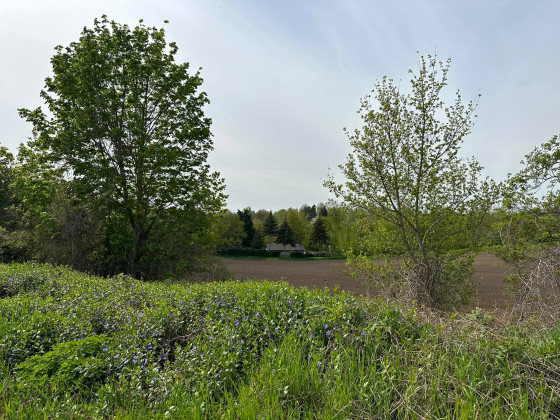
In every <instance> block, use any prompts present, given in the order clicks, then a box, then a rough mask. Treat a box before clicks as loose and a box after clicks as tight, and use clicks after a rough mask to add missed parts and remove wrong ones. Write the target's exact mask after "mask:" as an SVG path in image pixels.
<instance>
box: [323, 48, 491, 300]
mask: <svg viewBox="0 0 560 420" xmlns="http://www.w3.org/2000/svg"><path fill="white" fill-rule="evenodd" d="M449 66H450V61H449V60H448V61H447V62H446V63H445V64H444V63H442V62H438V61H437V60H436V58H435V57H431V56H428V58H427V59H426V58H424V57H420V60H419V66H418V73H417V74H412V78H411V81H410V84H411V93H409V94H404V93H402V92H401V91H400V89H399V86H398V85H397V84H395V83H394V82H393V80H392V79H389V78H387V77H384V78H383V79H382V81H381V82H379V83H377V84H376V85H375V87H374V90H373V93H372V96H373V97H372V96H367V97H366V98H364V99H363V100H362V103H361V108H360V114H361V117H362V120H363V123H364V124H363V129H362V130H355V131H353V132H349V133H348V137H349V140H350V145H351V147H352V153H351V154H350V155H349V156H348V159H347V161H346V163H345V164H343V165H340V169H341V170H342V173H343V174H344V175H345V177H346V179H347V181H346V183H345V184H343V185H340V184H337V183H336V182H335V181H334V179H333V178H332V177H331V178H330V179H329V180H328V181H327V182H326V183H325V185H326V186H327V187H328V188H329V189H330V190H331V191H332V192H334V193H335V195H336V196H337V197H340V198H342V199H343V200H344V201H345V202H346V203H348V204H349V205H351V206H353V207H355V208H359V209H363V210H364V211H366V212H367V213H369V214H370V215H371V217H372V218H373V219H376V218H378V219H382V220H385V221H386V222H388V223H389V224H391V225H393V226H394V227H395V229H394V230H392V231H390V232H389V233H390V234H392V235H396V236H395V237H393V238H383V237H382V236H379V237H378V239H379V240H381V241H391V240H393V241H394V240H395V238H396V239H398V243H399V244H400V252H402V253H403V254H404V255H406V256H407V258H408V260H409V261H410V266H411V270H410V272H409V274H410V276H412V277H413V278H414V279H413V280H412V281H411V283H412V284H411V288H412V289H413V290H412V294H413V295H414V298H415V299H417V300H419V301H420V302H421V303H424V304H427V305H429V306H441V305H444V302H443V301H444V300H445V301H446V302H454V304H460V303H461V302H465V299H468V297H467V295H468V292H469V291H470V290H472V288H470V287H469V285H468V278H469V276H468V275H467V273H466V272H464V273H463V274H464V276H463V277H462V279H463V280H462V281H460V279H459V277H461V276H460V275H459V272H454V274H453V275H451V274H449V273H450V272H449V270H450V269H451V268H450V266H451V265H450V264H447V263H449V261H447V262H445V260H446V258H447V256H446V255H444V252H445V251H447V250H448V248H449V246H448V244H449V243H450V241H451V240H452V239H453V238H455V237H456V236H459V235H463V238H464V239H465V245H466V246H468V238H467V236H466V235H465V233H466V232H469V231H472V230H473V229H474V228H476V227H477V226H478V225H479V224H480V222H481V220H482V219H483V218H484V216H485V214H486V212H487V210H488V209H489V208H490V206H491V205H492V203H493V200H494V199H495V192H496V191H495V189H494V188H493V184H492V183H491V182H490V181H489V180H484V179H483V178H482V177H481V175H480V172H481V169H482V168H481V166H480V165H479V164H478V162H477V161H476V160H475V159H474V158H472V159H469V160H463V159H461V158H460V157H459V150H460V147H461V145H462V143H463V139H464V137H465V136H466V135H467V134H469V133H470V131H471V128H472V126H473V122H474V117H475V115H474V110H475V105H476V104H475V103H474V102H472V101H471V102H468V103H467V104H463V102H462V98H461V95H460V94H459V92H457V94H456V98H455V101H454V102H453V103H452V104H451V105H449V106H446V105H445V104H444V102H443V100H442V98H441V93H442V89H443V88H444V87H445V86H446V84H447V73H448V70H449ZM410 72H411V73H412V71H410ZM372 99H373V100H372ZM446 267H447V268H446ZM461 267H462V268H461V270H459V271H464V270H463V268H464V265H461ZM454 276H455V278H453V279H452V280H451V278H452V277H454Z"/></svg>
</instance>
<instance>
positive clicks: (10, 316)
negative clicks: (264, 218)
mask: <svg viewBox="0 0 560 420" xmlns="http://www.w3.org/2000/svg"><path fill="white" fill-rule="evenodd" d="M0 372H1V373H0V375H1V376H0V417H2V418H7V419H19V418H22V419H35V418H37V419H43V418H48V417H49V416H50V417H51V418H55V417H59V418H88V417H89V418H119V419H120V418H131V419H132V418H178V419H182V418H193V419H206V418H226V419H239V418H243V419H245V418H247V419H253V418H263V419H276V418H290V419H337V418H338V419H347V418H410V419H415V418H450V419H451V418H459V419H462V418H464V419H471V418H481V419H482V418H559V417H560V396H559V392H560V383H559V382H558V378H560V326H558V325H557V326H548V327H545V326H542V325H539V324H534V325H531V326H500V325H498V324H497V321H496V320H495V319H493V317H492V316H491V315H489V314H486V313H484V312H482V311H480V310H477V311H473V312H472V313H470V314H468V315H466V316H459V315H456V314H454V315H451V316H439V317H429V316H427V315H426V314H425V313H417V312H416V311H415V309H414V308H410V309H405V310H403V309H399V308H397V307H395V306H392V305H388V304H386V303H384V302H381V301H371V300H369V301H368V300H358V299H357V298H355V297H354V296H352V295H349V294H345V293H341V294H336V295H334V296H333V295H331V294H330V293H329V292H328V291H326V290H325V291H317V290H313V291H308V290H306V289H294V288H292V287H290V286H288V285H287V284H286V283H266V282H265V283H261V282H259V283H256V282H243V283H240V282H224V283H209V284H187V285H169V284H161V283H143V282H140V281H137V280H134V279H131V278H129V277H126V276H118V277H115V278H110V279H103V278H99V277H92V276H88V275H85V274H82V273H78V272H75V271H71V270H68V269H65V268H60V267H52V266H49V265H35V264H14V265H1V266H0Z"/></svg>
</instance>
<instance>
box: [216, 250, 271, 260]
mask: <svg viewBox="0 0 560 420" xmlns="http://www.w3.org/2000/svg"><path fill="white" fill-rule="evenodd" d="M218 255H222V256H225V257H262V258H270V257H273V258H275V257H279V256H280V251H267V250H266V249H255V248H230V249H227V250H223V251H219V252H218Z"/></svg>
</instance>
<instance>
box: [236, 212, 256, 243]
mask: <svg viewBox="0 0 560 420" xmlns="http://www.w3.org/2000/svg"><path fill="white" fill-rule="evenodd" d="M252 214H253V212H252V211H251V208H250V207H246V208H244V209H243V211H241V210H237V216H238V217H239V219H240V220H241V221H242V222H243V231H244V232H245V237H244V238H243V241H242V245H243V246H245V247H247V248H250V247H251V243H252V242H253V236H255V227H254V226H253V219H252Z"/></svg>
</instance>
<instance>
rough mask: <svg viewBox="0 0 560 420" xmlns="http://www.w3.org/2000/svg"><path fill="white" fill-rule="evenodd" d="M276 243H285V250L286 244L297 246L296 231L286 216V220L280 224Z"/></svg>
mask: <svg viewBox="0 0 560 420" xmlns="http://www.w3.org/2000/svg"><path fill="white" fill-rule="evenodd" d="M276 243H277V244H282V245H284V251H285V250H286V244H290V245H292V246H295V244H296V242H295V240H294V231H293V230H292V228H291V227H290V225H289V224H288V220H287V219H286V218H284V221H283V222H282V224H281V225H280V227H279V228H278V231H277V235H276Z"/></svg>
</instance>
